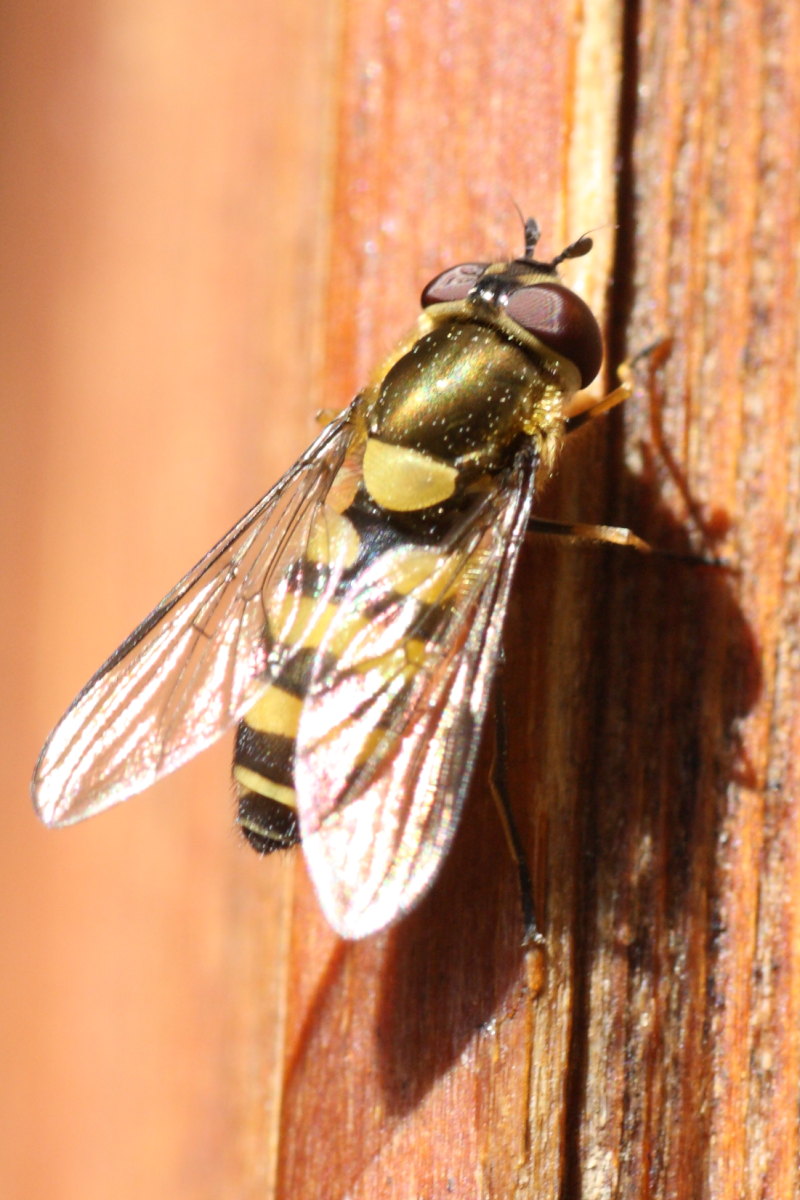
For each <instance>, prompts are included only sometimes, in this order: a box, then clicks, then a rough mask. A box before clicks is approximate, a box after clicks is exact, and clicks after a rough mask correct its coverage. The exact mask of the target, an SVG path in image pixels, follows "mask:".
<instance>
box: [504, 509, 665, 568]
mask: <svg viewBox="0 0 800 1200" xmlns="http://www.w3.org/2000/svg"><path fill="white" fill-rule="evenodd" d="M528 533H541V534H544V535H545V536H548V535H552V536H555V537H562V538H566V540H567V541H569V542H591V543H593V544H594V545H599V546H625V547H627V548H628V549H630V550H638V551H639V553H640V554H661V553H664V552H663V551H660V550H658V551H656V550H654V549H653V547H652V546H651V545H650V543H649V542H646V541H645V540H644V538H640V537H638V536H637V535H636V534H635V533H633V531H632V530H630V529H624V528H623V527H622V526H620V525H583V524H567V523H566V522H564V521H548V520H546V519H545V518H544V517H531V519H530V520H529V521H528ZM670 557H673V556H672V555H670ZM679 557H681V558H683V557H684V555H680V556H679Z"/></svg>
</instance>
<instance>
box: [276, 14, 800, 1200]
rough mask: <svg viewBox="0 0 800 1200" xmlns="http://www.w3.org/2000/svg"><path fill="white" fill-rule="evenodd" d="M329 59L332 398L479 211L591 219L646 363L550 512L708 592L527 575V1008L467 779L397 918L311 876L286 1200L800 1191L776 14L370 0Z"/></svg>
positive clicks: (515, 662) (549, 498) (507, 873)
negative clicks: (372, 917)
mask: <svg viewBox="0 0 800 1200" xmlns="http://www.w3.org/2000/svg"><path fill="white" fill-rule="evenodd" d="M581 18H582V19H581ZM526 20H527V21H528V22H529V24H527V25H526ZM342 44H343V51H342V55H341V59H340V63H341V66H340V74H339V79H338V85H337V101H338V105H339V112H340V116H339V122H338V145H337V149H336V172H335V175H334V194H333V205H334V206H333V229H334V231H335V234H334V237H333V240H332V251H331V266H330V277H331V280H332V284H331V287H332V290H333V292H335V294H336V295H337V296H338V295H339V294H340V289H341V290H343V291H344V292H345V293H346V294H347V295H348V296H352V297H353V301H352V303H350V304H348V306H347V308H346V311H345V312H343V313H341V314H340V319H339V320H337V321H336V322H335V325H334V327H333V332H332V334H331V336H330V338H329V341H328V344H327V352H326V358H325V362H326V371H327V375H328V378H329V379H331V380H332V381H333V383H334V386H338V381H340V380H341V381H342V387H343V388H344V387H345V385H346V390H352V389H354V388H355V387H356V386H357V385H358V382H359V380H360V379H363V378H364V376H365V374H366V372H367V370H368V367H369V363H370V362H371V361H373V360H374V358H375V357H376V355H377V354H378V353H380V352H381V351H382V350H383V349H384V348H385V347H386V346H388V344H389V341H390V338H391V336H392V333H393V332H394V330H395V328H397V327H398V325H399V323H400V322H401V318H402V317H403V316H404V315H405V310H404V309H403V307H402V306H403V300H404V299H405V301H406V303H407V299H408V296H409V295H410V294H413V291H414V289H415V288H416V287H418V286H419V285H420V284H421V283H423V282H424V281H425V279H426V277H427V275H429V274H431V273H432V271H433V270H435V269H437V268H438V267H440V266H441V265H444V264H446V263H448V262H451V261H459V260H460V259H462V258H472V257H473V256H474V255H475V254H480V253H482V252H483V250H484V248H485V247H486V246H487V243H488V245H489V247H490V249H491V246H492V244H493V243H492V239H493V238H495V237H497V238H498V240H499V241H500V242H501V244H503V245H504V247H507V246H508V245H509V242H511V243H512V245H513V238H514V229H515V225H514V219H513V217H511V216H510V214H508V209H507V208H506V207H504V205H503V202H502V199H501V198H499V197H500V195H501V193H500V188H501V187H505V188H507V189H508V190H509V191H510V192H511V194H512V195H514V196H515V198H517V200H519V202H520V203H521V204H522V205H523V207H524V208H525V209H526V210H531V211H533V210H535V211H536V213H537V216H538V217H539V219H540V221H541V222H542V224H543V226H544V228H545V230H546V231H547V233H548V234H549V235H550V237H551V238H552V242H549V243H548V245H555V244H559V245H560V243H561V242H562V241H563V240H565V238H567V237H572V236H575V235H576V234H577V233H578V232H581V231H582V230H583V229H585V228H588V227H591V226H592V225H597V224H602V223H603V222H604V221H609V222H614V221H616V222H618V223H619V226H620V228H619V233H618V237H617V239H616V244H615V243H614V233H613V230H608V231H607V232H606V233H605V235H604V233H603V232H601V233H600V234H598V235H597V241H598V249H599V253H598V254H596V255H595V256H593V257H592V258H591V259H590V260H586V262H587V265H588V266H587V269H588V270H590V271H591V272H592V277H591V281H590V280H588V279H584V278H581V279H577V278H576V280H575V282H576V286H579V287H583V288H584V289H585V294H587V295H590V296H592V297H593V298H594V302H595V303H596V304H598V301H599V304H600V306H602V297H603V294H604V293H603V283H604V281H605V282H606V283H607V282H608V280H609V278H611V280H612V282H611V285H610V288H609V290H608V292H607V293H606V299H607V302H608V310H607V319H608V326H609V346H610V351H611V358H612V359H614V358H616V359H617V361H619V359H620V358H621V357H623V356H624V354H625V353H626V352H628V351H630V350H633V351H635V350H637V349H641V348H642V347H644V346H645V345H647V344H648V343H650V342H651V341H652V340H653V339H654V338H659V337H664V336H666V337H668V338H669V345H668V347H667V348H666V349H665V350H663V351H662V352H661V353H660V354H657V355H654V356H653V357H652V359H651V360H649V361H646V362H645V363H644V365H643V366H642V368H641V370H640V372H639V387H638V392H637V397H636V399H635V401H634V402H632V403H631V404H630V405H628V406H627V411H625V412H623V413H620V414H615V416H614V417H612V418H610V419H609V421H608V422H607V424H606V427H605V428H604V429H593V430H592V431H591V432H587V433H586V434H585V435H581V436H580V437H578V436H576V438H575V442H574V444H573V445H571V446H570V447H569V449H568V453H567V454H566V455H565V461H564V463H563V469H562V472H561V475H560V477H559V479H558V481H557V483H556V484H555V486H553V487H552V488H550V489H549V491H548V493H547V495H546V496H545V497H544V510H545V511H546V512H548V513H558V514H560V515H562V516H563V517H565V518H567V519H574V518H578V519H585V520H607V521H611V522H615V523H619V524H627V525H629V526H631V527H633V528H634V529H635V530H636V531H637V532H639V533H641V534H643V535H644V536H646V537H648V538H650V539H651V541H652V542H653V543H654V544H656V545H658V546H660V547H663V548H665V549H671V550H674V551H678V552H684V553H686V552H691V553H694V554H696V555H698V556H706V557H708V558H713V557H716V556H724V558H725V560H726V562H728V563H730V569H726V568H720V567H703V566H701V565H696V564H694V565H692V564H690V563H686V562H677V561H676V560H674V559H669V558H666V557H661V558H659V557H658V556H656V557H655V558H652V559H650V560H642V559H641V558H638V557H636V556H635V555H630V554H624V553H621V552H613V551H598V550H586V551H584V552H576V551H575V550H573V549H566V548H562V549H559V548H556V547H553V546H549V545H542V544H539V545H532V546H531V547H530V548H529V550H528V551H527V552H526V556H525V561H524V562H523V566H522V570H521V572H520V579H519V581H518V587H517V589H516V594H515V604H514V610H513V612H512V618H511V622H510V628H509V632H508V641H507V650H508V658H509V663H510V669H509V672H508V674H509V676H510V678H509V679H508V680H507V683H506V686H507V689H508V692H509V696H510V711H511V712H512V713H514V714H515V722H514V726H513V728H512V732H511V747H512V763H513V770H512V775H513V778H512V795H513V796H514V798H515V803H516V805H517V811H518V813H519V815H520V820H521V822H522V824H523V826H524V828H525V830H526V838H527V841H528V845H529V850H530V854H531V858H532V861H533V862H534V863H535V867H536V884H537V892H538V899H539V903H540V907H541V909H542V911H543V913H544V914H545V932H546V939H547V954H546V963H545V968H544V979H543V985H542V987H541V990H539V991H536V990H535V989H531V988H530V987H529V986H528V982H529V981H528V974H527V967H528V966H529V965H530V964H526V961H525V958H524V955H523V954H522V952H521V951H520V949H519V940H518V939H519V915H518V911H517V901H516V897H515V887H514V879H513V871H512V868H511V866H510V864H509V863H508V861H507V858H506V856H505V854H504V850H503V846H502V842H501V838H500V835H499V832H498V830H497V828H496V825H495V818H494V815H493V813H492V811H491V806H490V805H489V804H488V801H487V795H488V793H487V789H486V786H485V782H484V781H485V778H486V768H487V761H486V755H485V756H484V762H483V764H482V766H481V767H480V768H479V770H478V773H477V780H476V786H475V788H474V789H473V797H472V803H471V807H470V809H469V811H468V813H467V816H466V818H465V821H464V824H463V828H462V830H461V833H460V835H459V839H458V842H457V844H456V846H455V847H454V850H453V852H452V855H451V857H450V860H449V861H448V863H447V866H446V867H445V870H444V872H443V875H442V878H441V881H440V883H439V884H438V885H437V886H436V888H435V889H434V891H433V893H432V894H431V896H430V897H429V898H428V900H426V901H425V903H424V904H423V905H422V906H421V908H420V909H419V911H418V912H416V913H414V914H413V915H412V916H411V917H410V918H409V919H408V920H407V921H405V922H404V923H403V924H402V925H401V926H399V927H398V928H397V929H396V930H394V931H391V932H389V933H388V934H387V935H385V936H384V937H381V938H376V939H372V940H370V941H369V942H367V943H365V944H363V945H356V946H343V945H342V944H341V943H338V942H337V941H336V940H335V939H334V938H333V937H332V936H331V935H330V934H329V933H328V932H327V931H326V929H325V928H324V925H323V923H322V920H321V918H320V917H319V914H318V912H317V909H316V906H315V902H314V899H313V896H311V895H310V894H309V891H308V885H307V884H306V883H305V881H304V879H303V868H302V866H299V867H298V871H299V872H300V875H301V879H300V882H299V885H298V894H297V899H296V910H295V919H294V931H293V942H292V950H291V952H290V973H289V990H288V1006H287V1011H288V1040H287V1053H286V1067H285V1081H284V1093H283V1104H282V1113H281V1135H280V1138H281V1141H280V1158H279V1175H278V1195H279V1196H280V1197H282V1198H283V1197H292V1198H293V1200H296V1198H297V1197H299V1196H309V1197H310V1196H315V1195H317V1194H319V1192H320V1189H323V1190H324V1193H325V1194H326V1195H330V1196H337V1197H339V1196H341V1197H345V1196H347V1197H372V1196H378V1195H380V1196H408V1195H414V1196H424V1197H439V1196H445V1195H459V1196H475V1197H508V1196H536V1197H545V1196H547V1197H550V1196H552V1197H560V1198H562V1200H566V1198H568V1200H573V1198H578V1197H587V1198H588V1197H593V1198H594V1197H601V1196H616V1197H625V1198H630V1200H633V1198H634V1197H636V1198H638V1197H642V1196H645V1195H646V1196H653V1197H655V1196H664V1197H666V1196H670V1197H686V1198H689V1197H692V1198H695V1197H702V1196H708V1197H711V1196H714V1197H717V1196H731V1197H734V1196H742V1195H764V1196H775V1197H783V1196H789V1195H793V1194H796V1193H797V1175H796V1160H797V1126H796V1120H797V1118H796V1097H797V1084H798V1062H797V1050H798V1021H797V1017H798V1012H797V1005H798V982H797V966H798V939H797V936H796V930H795V924H794V922H795V911H796V902H797V897H798V878H797V851H796V845H797V837H796V833H797V830H796V824H797V809H796V804H795V803H794V802H793V800H794V795H795V792H796V789H795V788H793V773H794V770H795V768H794V766H793V759H792V755H791V751H790V747H791V746H792V745H793V744H794V740H795V738H796V734H797V717H796V712H797V707H796V700H797V686H798V682H797V661H798V660H797V657H796V637H797V634H796V630H797V623H796V619H795V617H796V613H795V608H796V597H794V592H793V589H792V586H791V585H792V583H794V582H796V579H797V562H796V553H797V547H796V544H795V543H796V538H795V537H794V523H795V521H796V513H797V506H796V500H797V488H798V474H797V463H798V456H797V452H796V446H795V439H796V437H797V432H798V421H797V380H796V361H797V324H796V314H795V310H796V287H797V270H796V262H797V257H796V245H797V221H798V203H797V201H798V192H797V178H798V174H797V166H798V164H797V154H798V145H797V139H796V128H797V125H796V121H795V118H796V106H797V95H796V90H795V89H794V88H793V85H792V84H791V83H790V80H792V79H793V78H796V68H797V65H798V64H797V55H798V46H799V43H798V35H797V29H796V21H795V18H794V16H793V15H792V14H789V13H787V12H784V11H783V10H781V9H779V8H778V7H776V6H773V7H770V6H768V5H765V6H763V7H762V6H759V5H755V4H753V5H751V4H739V5H735V6H725V5H722V6H708V5H706V6H701V7H698V6H695V5H690V4H677V5H674V4H673V5H665V4H659V3H654V4H642V5H641V6H626V7H625V9H624V10H622V9H618V8H610V9H607V10H606V9H601V8H600V7H599V6H598V7H596V8H595V7H594V6H593V7H592V8H591V9H588V10H582V12H581V14H580V15H579V13H578V10H577V9H575V10H567V9H564V8H563V7H560V6H559V7H556V6H552V7H551V6H549V5H541V6H538V7H537V8H536V11H535V13H534V12H533V11H531V12H529V13H528V15H527V17H526V16H525V15H524V14H521V13H520V10H519V8H517V7H514V8H513V11H512V8H511V6H506V5H502V4H498V5H488V6H487V5H485V4H480V5H479V4H474V5H473V4H469V3H465V4H462V5H459V6H458V8H457V9H456V8H454V7H449V6H447V7H446V6H441V7H440V8H434V9H433V11H432V10H431V6H426V7H425V8H424V12H423V8H422V6H420V8H419V9H418V10H417V9H416V8H415V7H414V6H407V7H404V8H403V9H402V10H398V9H397V8H394V7H392V8H390V9H387V8H386V7H385V6H383V5H381V4H377V3H375V4H369V3H364V4H360V5H358V6H357V7H356V8H354V9H353V10H351V11H350V12H349V13H348V16H347V19H346V20H345V25H344V33H343V43H342ZM589 62H591V63H592V67H593V69H592V70H587V69H586V67H587V65H588V63H589ZM598 64H601V65H600V69H598ZM618 64H619V70H618V69H617V68H618ZM591 118H594V119H595V120H596V122H597V125H596V126H595V127H594V128H593V129H592V131H591V133H588V131H587V126H586V125H585V123H584V122H586V121H587V120H590V119H591ZM615 161H616V163H617V167H618V169H617V171H616V173H615V171H614V164H615ZM609 181H614V183H615V196H614V199H613V204H614V206H615V207H614V208H613V209H612V199H611V197H610V194H609V192H608V190H607V189H608V182H609ZM604 184H605V190H604ZM603 205H605V206H604V207H603ZM598 209H599V211H598ZM496 222H497V223H499V228H501V229H502V230H503V233H502V234H496V233H495V229H496V228H498V225H496V224H495V223H496ZM612 249H613V263H612V261H611V259H612V254H611V251H612ZM604 251H605V254H604ZM576 266H577V264H576ZM411 269H413V270H414V271H415V272H418V273H416V274H414V276H413V277H412V278H409V272H410V270H411ZM408 315H409V316H410V315H411V314H410V313H409V314H408ZM793 597H794V598H793Z"/></svg>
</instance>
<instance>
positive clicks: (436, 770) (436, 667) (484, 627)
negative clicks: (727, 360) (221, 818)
mask: <svg viewBox="0 0 800 1200" xmlns="http://www.w3.org/2000/svg"><path fill="white" fill-rule="evenodd" d="M532 496H533V469H532V464H531V463H530V462H529V461H525V462H521V463H519V464H518V465H517V466H516V467H515V469H514V470H513V471H511V472H509V474H508V476H507V477H506V478H505V480H503V481H502V483H501V484H500V485H499V486H498V487H497V489H496V490H495V491H494V492H492V493H491V494H489V495H487V496H485V497H483V498H482V500H481V501H480V503H479V504H478V506H477V507H476V508H475V510H474V511H473V512H472V513H471V514H469V515H468V516H465V517H464V518H463V519H462V521H461V522H460V524H459V525H458V526H457V527H456V528H455V529H454V530H453V531H452V535H451V537H450V538H449V539H448V541H447V544H446V545H444V546H442V547H437V548H435V549H433V548H431V547H430V546H422V545H409V544H406V545H403V546H400V547H395V548H393V549H391V550H388V551H386V552H385V553H383V554H381V555H379V556H378V557H377V559H376V560H375V561H374V562H373V563H372V564H371V565H370V566H369V567H368V568H367V569H366V570H365V572H364V573H363V575H362V576H361V577H360V578H359V579H358V580H357V581H356V583H355V584H353V585H352V586H351V587H350V588H349V589H348V591H347V592H346V594H345V596H344V598H343V600H342V603H341V605H340V607H339V610H338V614H337V616H336V617H335V618H334V620H333V621H332V623H331V626H330V628H329V630H328V632H327V635H326V638H325V639H324V641H323V644H322V645H321V647H320V654H319V656H318V658H317V664H316V666H317V673H316V677H315V678H313V679H312V682H311V687H310V690H309V694H308V696H307V697H306V700H305V702H304V705H303V711H302V715H301V719H300V727H299V731H298V740H297V752H296V760H295V784H296V789H297V803H298V810H299V816H300V827H301V833H302V839H303V846H304V849H305V853H306V858H307V860H308V864H309V869H310V871H311V875H312V878H313V880H314V883H315V885H316V888H317V892H318V893H319V897H320V902H321V904H322V907H323V909H324V911H325V914H326V916H327V917H328V920H329V921H330V923H331V924H332V925H333V927H334V928H335V929H336V930H337V931H338V932H339V933H340V934H341V935H342V936H343V937H354V938H355V937H364V936H365V935H366V934H368V933H371V932H374V931H375V930H377V929H380V928H382V927H383V926H385V925H387V924H389V923H390V922H391V921H393V920H395V919H396V918H397V917H398V916H400V915H401V914H402V913H403V912H406V911H407V910H408V909H409V908H411V907H412V905H413V904H414V903H415V902H416V901H417V900H418V899H419V897H420V895H421V894H422V892H423V891H424V890H425V889H426V888H427V887H428V885H429V884H430V882H431V880H432V879H433V876H434V875H435V873H436V872H437V870H438V868H439V866H440V863H441V861H442V857H443V855H444V853H445V851H446V850H447V848H448V846H449V844H450V842H451V840H452V837H453V834H454V832H455V827H456V824H457V821H458V817H459V814H460V811H461V807H462V804H463V801H464V797H465V795H466V792H467V789H468V787H469V781H470V777H471V774H472V769H473V766H474V762H475V755H476V752H477V748H478V741H479V735H480V729H481V725H482V722H483V719H484V715H485V711H486V705H487V702H488V698H489V693H490V687H491V682H492V678H493V674H494V668H495V665H496V661H497V654H498V648H499V642H500V636H501V632H502V625H503V619H504V616H505V611H506V606H507V602H508V593H509V587H510V583H511V579H512V575H513V571H514V566H515V564H516V560H517V556H518V553H519V547H520V545H521V542H522V538H523V536H524V533H525V526H526V523H527V520H528V515H529V512H530V506H531V500H532ZM326 654H327V655H329V656H328V657H326ZM332 663H335V665H331V664H332Z"/></svg>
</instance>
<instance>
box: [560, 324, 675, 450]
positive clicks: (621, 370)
mask: <svg viewBox="0 0 800 1200" xmlns="http://www.w3.org/2000/svg"><path fill="white" fill-rule="evenodd" d="M667 345H668V339H667V338H659V340H658V341H656V342H652V343H651V344H650V345H649V346H645V348H644V350H640V351H639V352H638V353H637V354H634V355H633V357H632V358H626V359H625V362H623V363H620V365H619V366H618V367H617V377H618V379H619V385H618V386H617V387H615V388H614V389H613V390H612V391H610V392H609V393H608V395H607V396H601V397H600V399H599V400H595V399H593V398H592V397H591V396H584V395H581V394H580V393H578V395H577V396H576V397H575V400H573V402H572V404H570V405H569V406H568V408H567V410H566V412H565V413H564V416H565V418H566V424H567V433H572V432H573V430H575V429H580V427H581V425H584V424H585V423H586V422H587V421H590V420H591V419H592V418H593V417H599V416H602V414H603V413H606V412H608V411H609V409H612V408H616V407H617V405H618V404H622V403H623V401H625V400H629V399H630V398H631V396H632V395H633V372H634V367H635V366H636V364H637V363H638V362H640V361H641V359H643V358H649V356H650V355H651V354H655V352H656V351H658V350H662V349H663V348H664V347H666V346H667Z"/></svg>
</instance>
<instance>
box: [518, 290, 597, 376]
mask: <svg viewBox="0 0 800 1200" xmlns="http://www.w3.org/2000/svg"><path fill="white" fill-rule="evenodd" d="M506 312H507V313H508V315H509V316H510V317H513V319H514V320H515V321H516V322H517V323H518V324H519V325H521V326H522V328H523V329H527V331H528V333H532V334H533V335H534V337H537V338H538V339H539V341H541V342H544V344H545V346H547V347H548V349H549V350H554V351H555V353H556V354H558V355H559V356H560V357H561V358H567V359H569V361H570V362H571V363H573V364H574V365H575V366H576V367H577V368H578V371H579V372H580V376H581V387H588V386H589V384H590V383H591V382H592V380H593V379H594V377H595V375H596V374H597V372H598V371H599V370H600V364H601V362H602V361H603V339H602V336H601V334H600V326H599V325H598V324H597V321H596V320H595V316H594V313H593V312H592V310H591V309H590V308H589V305H588V304H586V303H585V301H583V300H581V298H580V296H576V295H575V293H574V292H571V291H570V290H569V288H568V287H564V285H563V284H560V283H537V284H534V285H533V286H532V287H524V288H518V289H517V291H516V292H512V293H511V295H510V296H509V297H508V304H507V306H506Z"/></svg>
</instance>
